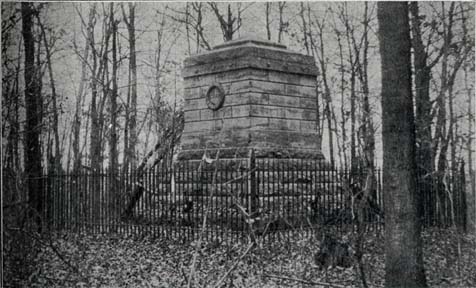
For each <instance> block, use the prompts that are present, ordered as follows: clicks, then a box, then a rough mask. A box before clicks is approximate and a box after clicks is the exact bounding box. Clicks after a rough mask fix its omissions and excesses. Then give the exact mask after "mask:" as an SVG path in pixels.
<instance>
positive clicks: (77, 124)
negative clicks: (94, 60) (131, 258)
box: [73, 4, 96, 172]
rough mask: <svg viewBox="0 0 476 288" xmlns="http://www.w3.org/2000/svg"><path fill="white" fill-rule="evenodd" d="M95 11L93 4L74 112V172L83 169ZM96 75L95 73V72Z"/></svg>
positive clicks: (90, 11)
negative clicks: (84, 113)
mask: <svg viewBox="0 0 476 288" xmlns="http://www.w3.org/2000/svg"><path fill="white" fill-rule="evenodd" d="M95 9H96V5H94V4H92V5H91V8H90V10H89V20H88V27H87V36H86V37H87V39H86V44H85V46H84V52H83V59H82V63H81V80H80V82H79V88H78V94H77V96H76V107H75V111H74V123H73V158H74V160H73V171H75V172H77V171H79V169H80V168H81V158H82V155H81V151H80V149H79V145H80V137H81V119H82V117H81V116H82V115H81V111H82V109H81V108H82V106H81V104H82V101H83V100H82V99H83V97H84V94H85V92H86V89H85V86H86V84H87V82H88V80H87V77H88V76H87V69H88V59H89V51H90V47H91V41H92V39H93V35H91V34H92V33H93V25H94V20H95V16H94V14H95ZM93 73H94V72H93Z"/></svg>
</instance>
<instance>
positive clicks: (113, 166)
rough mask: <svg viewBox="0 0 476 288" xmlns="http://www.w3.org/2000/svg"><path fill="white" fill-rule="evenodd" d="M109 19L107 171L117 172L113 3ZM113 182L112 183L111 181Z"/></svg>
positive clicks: (115, 41)
mask: <svg viewBox="0 0 476 288" xmlns="http://www.w3.org/2000/svg"><path fill="white" fill-rule="evenodd" d="M109 7H110V10H109V11H110V12H109V19H110V25H111V27H112V91H111V93H110V97H111V98H110V107H109V109H110V111H109V112H110V119H111V123H110V124H111V125H110V127H111V128H110V131H109V169H110V171H111V172H112V173H113V174H114V172H116V170H117V127H116V126H117V23H116V22H115V20H114V3H110V6H109ZM113 182H114V181H113ZM113 186H114V185H113Z"/></svg>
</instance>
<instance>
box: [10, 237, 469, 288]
mask: <svg viewBox="0 0 476 288" xmlns="http://www.w3.org/2000/svg"><path fill="white" fill-rule="evenodd" d="M316 239H317V237H314V236H312V235H308V236H303V235H300V234H299V233H297V234H296V235H295V237H294V238H291V239H289V240H287V241H286V240H284V241H283V240H281V241H275V242H272V243H266V244H261V245H259V244H257V245H254V246H252V247H251V248H250V245H249V244H248V243H246V241H243V242H241V243H235V244H232V245H219V244H218V243H217V242H202V243H201V245H200V246H201V247H197V245H198V243H199V242H198V241H194V242H192V243H188V244H181V243H179V242H180V241H174V240H157V239H155V240H153V239H137V238H136V239H134V238H130V237H129V238H126V237H113V236H91V235H73V234H63V235H56V236H55V237H54V238H53V241H52V242H51V243H50V244H48V243H45V242H44V243H43V244H45V245H43V246H42V248H41V249H40V251H39V253H38V254H37V256H36V258H35V260H34V261H32V262H31V263H29V265H31V268H32V271H33V272H32V273H31V274H30V275H29V277H27V279H25V280H22V282H21V283H18V282H17V284H20V285H19V286H24V287H186V286H187V285H188V282H189V278H190V267H191V266H194V267H195V269H194V270H195V271H194V273H193V275H194V277H193V282H194V283H193V284H194V285H192V286H193V287H361V280H360V278H359V276H358V275H359V274H358V269H357V265H356V264H355V263H354V264H353V265H352V267H350V268H347V269H345V268H340V267H334V268H329V269H327V270H325V269H323V270H320V269H319V267H318V266H317V265H316V264H315V263H314V255H315V254H316V252H317V251H318V250H319V241H318V240H316ZM423 243H424V261H425V269H426V276H427V280H428V283H429V285H430V286H431V287H476V241H475V238H474V237H473V236H467V235H460V234H458V233H455V232H454V231H452V230H440V229H431V230H426V231H425V232H424V233H423ZM195 251H197V252H196V253H195ZM194 255H195V258H196V262H195V265H191V263H192V262H193V258H194ZM364 267H365V272H366V274H367V275H366V279H367V282H368V284H369V286H370V287H383V285H384V240H383V235H381V234H375V233H374V234H373V235H370V234H369V235H366V240H365V254H364ZM227 272H229V274H227ZM225 275H226V277H224V276H225ZM221 278H224V279H223V281H220V279H221ZM325 283H327V284H329V285H327V286H326V285H324V284H325ZM6 284H8V283H6ZM217 284H218V286H215V285H217ZM15 286H17V285H15Z"/></svg>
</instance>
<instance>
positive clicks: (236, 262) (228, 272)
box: [213, 242, 255, 288]
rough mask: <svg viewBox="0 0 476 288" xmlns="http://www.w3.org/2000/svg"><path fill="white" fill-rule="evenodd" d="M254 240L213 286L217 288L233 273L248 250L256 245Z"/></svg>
mask: <svg viewBox="0 0 476 288" xmlns="http://www.w3.org/2000/svg"><path fill="white" fill-rule="evenodd" d="M254 244H255V243H254V242H251V243H250V245H248V248H246V250H245V253H243V255H241V256H240V258H238V259H237V260H236V261H235V263H233V265H231V267H230V269H228V271H226V273H225V275H223V276H222V277H221V278H220V280H218V282H217V283H216V284H215V285H213V288H217V287H219V286H220V285H221V283H222V282H223V281H225V279H226V278H227V277H228V275H229V274H230V273H231V271H233V270H234V269H235V268H236V265H238V263H240V261H241V260H242V259H243V258H244V257H245V256H246V254H248V252H249V251H250V250H251V248H252V247H253V246H254Z"/></svg>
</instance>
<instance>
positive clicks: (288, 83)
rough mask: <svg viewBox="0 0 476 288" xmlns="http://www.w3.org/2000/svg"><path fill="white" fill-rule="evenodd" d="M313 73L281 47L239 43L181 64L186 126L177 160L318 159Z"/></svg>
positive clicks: (304, 60)
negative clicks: (253, 155) (249, 155)
mask: <svg viewBox="0 0 476 288" xmlns="http://www.w3.org/2000/svg"><path fill="white" fill-rule="evenodd" d="M316 76H317V68H316V66H315V64H314V59H313V58H312V57H311V56H306V55H302V54H299V53H296V52H293V51H290V50H288V49H286V47H285V46H284V45H281V44H277V43H273V42H269V41H266V40H259V39H253V38H242V39H238V40H234V41H230V42H226V43H224V44H221V45H218V46H216V47H214V49H213V50H211V51H207V52H205V53H202V54H198V55H194V56H191V57H189V58H187V59H186V60H185V62H184V70H183V78H184V98H185V105H184V112H185V126H184V131H183V135H182V143H181V152H180V154H179V160H187V159H200V158H202V156H203V154H204V153H207V154H208V155H209V156H210V157H214V155H215V153H216V151H218V150H220V158H234V157H238V158H240V157H243V156H245V155H246V154H247V153H248V151H249V150H250V149H251V148H253V149H254V150H255V153H256V156H257V157H270V158H294V159H296V158H298V159H299V158H301V159H302V158H306V159H310V158H313V159H323V156H322V153H321V151H320V147H319V143H320V141H319V140H320V139H319V136H318V134H317V129H316V125H317V121H316V117H317V116H316V109H317V108H316V106H317V105H316V97H317V96H316Z"/></svg>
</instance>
